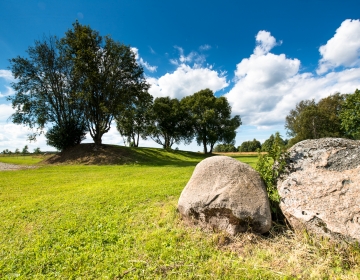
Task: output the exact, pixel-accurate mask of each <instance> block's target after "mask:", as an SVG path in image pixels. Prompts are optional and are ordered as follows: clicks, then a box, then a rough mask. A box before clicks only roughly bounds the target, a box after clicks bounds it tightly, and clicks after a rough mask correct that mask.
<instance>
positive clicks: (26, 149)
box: [21, 145, 29, 155]
mask: <svg viewBox="0 0 360 280" xmlns="http://www.w3.org/2000/svg"><path fill="white" fill-rule="evenodd" d="M21 153H22V154H23V155H25V154H28V153H29V147H28V145H25V146H24V148H23V149H22V151H21Z"/></svg>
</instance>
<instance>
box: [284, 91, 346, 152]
mask: <svg viewBox="0 0 360 280" xmlns="http://www.w3.org/2000/svg"><path fill="white" fill-rule="evenodd" d="M343 101H344V95H341V94H340V93H336V94H333V95H330V96H328V97H326V98H323V99H321V100H320V101H319V102H318V103H316V102H315V100H314V99H313V100H304V101H301V102H299V103H298V104H296V108H295V109H293V110H291V111H290V113H289V115H288V116H287V117H286V121H285V128H286V129H287V130H288V132H287V134H288V135H289V136H291V137H293V138H292V139H291V140H290V143H289V146H292V145H294V144H295V143H297V142H300V141H302V140H306V139H317V138H322V137H344V131H343V129H342V128H341V122H340V117H339V114H340V112H341V108H342V104H343Z"/></svg>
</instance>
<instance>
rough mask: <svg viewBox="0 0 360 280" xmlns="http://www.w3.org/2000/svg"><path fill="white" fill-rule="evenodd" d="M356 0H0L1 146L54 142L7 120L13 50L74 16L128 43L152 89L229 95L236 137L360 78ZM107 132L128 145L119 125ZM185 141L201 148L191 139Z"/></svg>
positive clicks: (254, 133)
mask: <svg viewBox="0 0 360 280" xmlns="http://www.w3.org/2000/svg"><path fill="white" fill-rule="evenodd" d="M359 10H360V2H359V1H358V0H357V1H352V0H346V1H324V0H321V1H320V0H313V1H310V0H291V1H262V0H261V1H260V0H258V1H256V0H255V1H229V0H223V1H209V0H208V1H202V0H201V1H194V0H193V1H188V0H185V1H163V0H143V1H139V0H132V1H130V0H129V1H128V0H123V1H90V0H88V1H84V0H78V1H76V0H73V1H67V0H63V1H55V0H54V1H29V0H26V1H25V0H18V1H1V2H0V151H2V150H4V149H10V150H12V151H14V150H15V149H16V148H20V149H21V148H22V147H23V146H24V145H26V144H27V145H29V147H30V150H32V149H34V148H35V147H40V148H41V149H42V150H52V149H53V148H51V147H47V146H46V140H45V139H44V137H39V138H38V141H37V142H35V143H29V142H27V141H26V138H27V134H28V133H29V131H28V130H27V129H26V128H24V127H22V126H18V125H14V124H12V123H11V121H8V118H9V116H10V115H11V114H12V112H13V110H12V108H11V105H10V103H9V102H8V101H6V97H7V96H9V95H12V94H14V92H13V90H12V89H11V88H10V83H11V81H12V77H11V73H10V72H9V70H8V66H9V62H8V59H10V58H13V57H16V56H18V55H20V56H26V49H27V48H28V47H29V46H31V45H33V43H34V40H37V39H41V38H42V37H43V35H57V36H59V37H62V36H63V35H64V33H65V32H66V31H67V30H68V29H70V28H71V26H72V23H73V22H74V21H75V20H79V22H80V23H82V24H86V25H90V26H91V28H93V29H95V30H97V31H99V32H100V34H101V35H110V36H111V37H112V38H113V39H115V40H117V41H120V42H122V43H124V44H126V45H130V46H131V47H132V48H133V50H134V52H136V53H137V57H138V62H139V63H141V64H142V65H143V66H144V69H145V73H146V77H147V79H148V81H149V83H151V84H152V86H151V88H150V93H151V94H152V95H154V97H158V96H171V97H177V98H179V99H180V98H182V97H184V96H186V95H189V94H193V93H194V92H196V91H198V90H201V89H204V88H211V89H212V90H213V91H214V92H215V94H216V95H217V96H220V95H225V96H226V97H227V98H228V100H229V102H230V104H231V105H232V108H233V112H234V114H240V116H241V118H242V121H243V125H242V126H241V127H240V129H239V130H238V133H237V138H236V145H240V144H241V142H243V141H246V140H252V139H253V138H256V139H258V140H260V141H264V140H266V139H267V138H268V137H269V136H270V135H271V134H272V133H275V132H276V131H280V133H281V134H282V135H283V136H284V137H286V131H285V130H284V121H285V117H286V115H287V114H288V113H289V111H290V110H291V109H292V108H294V107H295V105H296V103H297V102H299V101H301V100H304V99H312V98H315V99H316V100H319V99H320V98H323V97H325V96H328V95H330V94H332V93H335V92H338V91H339V92H342V93H350V92H354V91H355V89H356V88H360V21H359V12H358V11H359ZM87 141H88V142H91V139H90V137H88V139H87ZM103 142H104V143H112V144H120V145H123V139H122V138H121V137H120V135H119V134H118V133H117V131H116V129H112V130H111V131H110V132H109V133H107V134H105V135H104V138H103ZM140 145H141V146H153V147H159V146H158V145H157V144H155V143H154V142H152V141H150V140H147V141H142V142H140ZM179 148H180V149H184V150H192V151H200V150H202V148H201V147H198V146H197V145H196V143H195V141H194V142H193V143H192V144H191V145H190V146H183V145H180V146H179Z"/></svg>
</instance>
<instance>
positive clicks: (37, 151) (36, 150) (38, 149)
mask: <svg viewBox="0 0 360 280" xmlns="http://www.w3.org/2000/svg"><path fill="white" fill-rule="evenodd" d="M34 154H36V155H38V154H41V150H40V148H39V147H37V148H35V149H34Z"/></svg>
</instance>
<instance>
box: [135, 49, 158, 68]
mask: <svg viewBox="0 0 360 280" xmlns="http://www.w3.org/2000/svg"><path fill="white" fill-rule="evenodd" d="M131 51H132V52H133V53H134V54H135V59H136V60H137V61H138V62H139V64H140V65H142V66H144V67H145V69H147V70H148V71H149V72H151V73H153V72H156V70H157V66H152V65H150V64H149V63H148V62H146V61H144V59H143V58H142V57H140V55H139V50H138V49H137V48H131Z"/></svg>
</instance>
